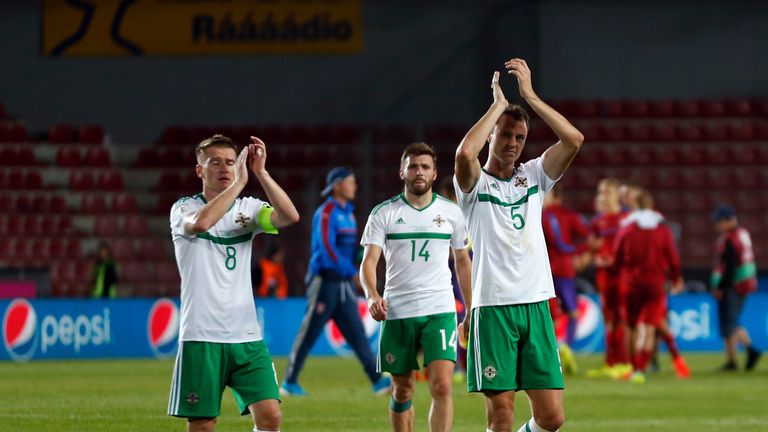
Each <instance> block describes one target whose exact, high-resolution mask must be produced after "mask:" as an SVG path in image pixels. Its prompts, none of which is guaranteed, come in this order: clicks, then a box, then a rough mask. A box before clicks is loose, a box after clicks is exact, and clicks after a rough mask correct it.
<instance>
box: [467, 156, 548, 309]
mask: <svg viewBox="0 0 768 432" xmlns="http://www.w3.org/2000/svg"><path fill="white" fill-rule="evenodd" d="M542 161H543V158H542V157H539V158H536V159H533V160H530V161H528V162H526V163H524V164H522V165H520V166H518V167H517V168H516V169H515V172H514V174H513V175H512V178H507V179H502V178H497V177H495V176H493V175H491V174H489V173H487V172H486V171H485V170H482V171H481V173H480V179H479V180H478V181H477V184H476V185H475V188H474V189H473V190H472V191H470V192H469V193H464V192H462V191H461V188H460V187H459V184H458V182H457V180H456V177H455V176H454V178H453V186H454V189H455V190H456V197H457V199H458V202H459V206H460V207H461V210H462V211H463V212H464V217H465V218H466V220H467V229H468V230H469V235H470V236H471V237H472V254H473V255H472V292H473V293H472V308H476V307H480V306H494V305H510V304H522V303H534V302H538V301H542V300H547V299H549V298H552V297H554V296H555V289H554V285H553V283H552V270H551V269H550V266H549V256H548V255H547V245H546V243H545V241H544V231H543V230H542V227H541V211H542V207H543V205H544V196H545V195H546V193H547V192H548V191H549V190H550V189H552V187H553V186H554V185H555V181H554V180H551V179H550V178H549V177H547V175H546V174H545V173H544V169H543V167H542Z"/></svg>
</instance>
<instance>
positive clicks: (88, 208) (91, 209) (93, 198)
mask: <svg viewBox="0 0 768 432" xmlns="http://www.w3.org/2000/svg"><path fill="white" fill-rule="evenodd" d="M108 208H109V206H108V205H107V198H106V196H105V195H103V194H99V193H95V194H83V196H82V198H81V200H80V211H81V212H83V213H86V214H92V215H102V214H106V213H107V211H108Z"/></svg>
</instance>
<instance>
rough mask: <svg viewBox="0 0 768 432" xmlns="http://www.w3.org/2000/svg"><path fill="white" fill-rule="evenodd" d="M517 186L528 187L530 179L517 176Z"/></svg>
mask: <svg viewBox="0 0 768 432" xmlns="http://www.w3.org/2000/svg"><path fill="white" fill-rule="evenodd" d="M515 187H524V188H527V187H528V179H527V178H526V177H515Z"/></svg>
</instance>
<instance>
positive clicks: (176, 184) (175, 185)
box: [155, 172, 181, 192]
mask: <svg viewBox="0 0 768 432" xmlns="http://www.w3.org/2000/svg"><path fill="white" fill-rule="evenodd" d="M180 186H181V180H180V179H179V175H178V174H176V173H175V172H164V173H162V174H160V179H159V180H158V182H157V185H156V186H155V190H156V191H161V192H164V191H178V190H179V188H180Z"/></svg>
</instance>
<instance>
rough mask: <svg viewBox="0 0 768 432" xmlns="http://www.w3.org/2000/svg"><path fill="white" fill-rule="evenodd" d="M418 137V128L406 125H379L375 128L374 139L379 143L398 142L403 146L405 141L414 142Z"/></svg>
mask: <svg viewBox="0 0 768 432" xmlns="http://www.w3.org/2000/svg"><path fill="white" fill-rule="evenodd" d="M415 139H416V129H415V128H414V127H413V126H406V125H388V126H377V127H376V128H374V129H373V141H374V142H375V143H377V144H382V143H383V144H397V145H398V146H400V147H402V146H403V144H404V143H410V142H413V141H414V140H415Z"/></svg>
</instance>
